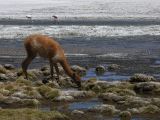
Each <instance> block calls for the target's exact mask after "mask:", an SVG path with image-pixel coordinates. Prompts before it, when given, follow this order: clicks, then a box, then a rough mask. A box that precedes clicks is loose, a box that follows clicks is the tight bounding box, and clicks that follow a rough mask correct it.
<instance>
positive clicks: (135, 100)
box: [123, 96, 151, 108]
mask: <svg viewBox="0 0 160 120" xmlns="http://www.w3.org/2000/svg"><path fill="white" fill-rule="evenodd" d="M149 104H151V100H150V99H147V98H142V97H135V96H128V97H127V98H126V100H125V103H124V104H123V106H126V107H130V108H135V107H143V106H146V105H149Z"/></svg>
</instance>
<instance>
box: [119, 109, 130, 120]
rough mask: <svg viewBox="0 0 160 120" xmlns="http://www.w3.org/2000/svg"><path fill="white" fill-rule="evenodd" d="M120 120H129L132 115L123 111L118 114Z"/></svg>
mask: <svg viewBox="0 0 160 120" xmlns="http://www.w3.org/2000/svg"><path fill="white" fill-rule="evenodd" d="M119 116H120V120H131V118H132V115H131V113H130V112H129V111H123V112H121V113H120V115H119Z"/></svg>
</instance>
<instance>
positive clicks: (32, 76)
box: [17, 69, 38, 81]
mask: <svg viewBox="0 0 160 120" xmlns="http://www.w3.org/2000/svg"><path fill="white" fill-rule="evenodd" d="M27 75H28V79H29V80H32V81H35V80H37V79H38V78H37V73H35V71H32V70H30V71H29V70H28V72H27ZM17 76H19V77H20V76H21V77H22V76H23V77H25V76H24V74H23V71H22V69H18V70H17Z"/></svg>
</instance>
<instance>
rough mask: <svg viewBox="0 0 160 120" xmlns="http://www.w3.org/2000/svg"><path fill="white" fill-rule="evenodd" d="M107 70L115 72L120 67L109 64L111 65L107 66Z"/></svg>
mask: <svg viewBox="0 0 160 120" xmlns="http://www.w3.org/2000/svg"><path fill="white" fill-rule="evenodd" d="M107 69H108V71H115V70H118V69H120V66H119V65H117V64H111V65H109V66H108V68H107Z"/></svg>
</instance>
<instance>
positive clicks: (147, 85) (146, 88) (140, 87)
mask: <svg viewBox="0 0 160 120" xmlns="http://www.w3.org/2000/svg"><path fill="white" fill-rule="evenodd" d="M159 88H160V83H158V82H143V83H137V84H135V86H134V91H135V92H137V93H143V94H144V93H147V94H148V93H152V94H155V93H156V90H157V89H159Z"/></svg>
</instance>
